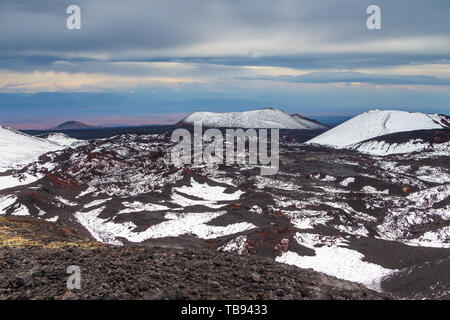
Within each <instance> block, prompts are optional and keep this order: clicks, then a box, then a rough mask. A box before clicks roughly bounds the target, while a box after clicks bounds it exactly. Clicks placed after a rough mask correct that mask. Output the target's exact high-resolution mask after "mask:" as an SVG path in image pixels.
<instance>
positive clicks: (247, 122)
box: [178, 108, 328, 130]
mask: <svg viewBox="0 0 450 320" xmlns="http://www.w3.org/2000/svg"><path fill="white" fill-rule="evenodd" d="M197 121H200V122H202V125H203V126H205V127H216V128H217V127H218V128H267V129H297V130H325V129H328V127H327V126H326V125H324V124H321V123H319V122H317V121H316V120H311V119H308V118H305V117H302V116H300V115H298V114H293V115H289V114H287V113H285V112H283V111H281V110H279V109H275V108H266V109H258V110H252V111H243V112H224V113H217V112H194V113H192V114H191V115H189V116H187V117H186V118H184V119H183V120H181V121H180V122H179V123H178V125H183V124H189V125H192V124H194V122H197Z"/></svg>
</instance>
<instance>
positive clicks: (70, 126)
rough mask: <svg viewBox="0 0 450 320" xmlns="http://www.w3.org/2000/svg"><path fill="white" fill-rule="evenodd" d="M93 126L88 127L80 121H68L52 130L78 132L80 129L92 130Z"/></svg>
mask: <svg viewBox="0 0 450 320" xmlns="http://www.w3.org/2000/svg"><path fill="white" fill-rule="evenodd" d="M92 128H94V127H93V126H90V125H87V124H85V123H83V122H79V121H73V120H72V121H66V122H64V123H61V124H60V125H59V126H57V127H54V128H52V129H50V130H78V129H92Z"/></svg>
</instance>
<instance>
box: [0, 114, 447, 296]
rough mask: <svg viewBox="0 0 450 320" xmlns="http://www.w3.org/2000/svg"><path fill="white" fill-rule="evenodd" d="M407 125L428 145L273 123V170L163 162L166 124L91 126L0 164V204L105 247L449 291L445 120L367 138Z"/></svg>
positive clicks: (408, 291) (7, 212) (383, 287)
mask: <svg viewBox="0 0 450 320" xmlns="http://www.w3.org/2000/svg"><path fill="white" fill-rule="evenodd" d="M425 119H429V117H428V116H427V117H426V118H425ZM427 121H428V120H427ZM418 133H420V135H421V136H422V137H423V141H425V142H427V143H429V145H428V147H427V148H424V149H420V151H414V150H412V151H411V152H404V151H405V150H403V152H402V153H394V154H388V155H383V156H380V155H373V154H370V153H367V152H366V153H363V152H359V150H352V149H351V148H331V147H327V146H323V145H317V144H305V143H304V141H305V136H304V135H303V132H302V131H283V132H282V133H281V136H280V168H279V171H278V174H276V175H273V176H261V175H260V174H259V173H260V170H259V167H258V166H254V165H253V166H250V165H234V166H225V165H219V164H196V165H195V164H191V165H181V164H174V163H172V162H171V158H170V156H171V150H172V148H173V147H174V143H173V142H171V141H170V134H171V132H170V131H167V132H164V133H161V132H158V133H155V134H143V135H138V134H122V135H118V136H114V137H110V138H104V139H94V140H89V141H86V142H85V143H83V144H75V145H73V146H71V147H68V148H65V149H62V150H57V151H54V152H49V153H46V154H44V155H42V156H41V157H40V158H39V159H38V160H36V161H33V162H32V163H30V164H29V165H26V166H24V167H22V168H20V169H17V168H16V169H11V170H9V171H6V172H3V173H1V174H0V182H1V181H2V179H4V181H6V182H7V183H4V184H1V183H0V185H2V186H3V187H2V188H1V190H0V213H1V214H2V215H4V216H5V217H15V216H24V217H33V218H39V219H41V220H46V221H48V222H53V223H55V224H57V225H59V226H61V227H64V228H68V229H70V230H74V231H75V232H76V233H77V235H79V236H81V237H84V238H88V239H90V240H92V241H95V242H100V243H103V244H105V245H114V246H119V247H114V248H117V249H114V250H117V252H118V253H117V254H121V252H126V251H127V250H150V251H151V250H157V249H154V247H164V248H167V250H169V248H172V249H175V251H172V249H170V250H169V251H170V252H174V255H175V256H176V255H177V254H182V253H181V252H187V251H183V250H184V249H187V250H194V251H196V250H199V251H198V252H207V253H205V254H212V255H218V256H221V254H224V256H227V255H228V253H231V254H232V255H234V256H235V257H236V259H250V260H248V261H260V260H251V259H259V258H265V259H270V261H271V263H272V262H273V263H274V264H273V266H274V267H275V266H280V268H291V267H288V266H287V265H290V266H296V267H299V268H303V269H308V268H310V269H313V270H315V271H317V272H321V273H324V274H327V275H328V276H334V277H336V278H339V279H341V280H347V281H351V282H353V283H359V284H361V285H364V286H365V287H367V288H370V289H374V290H377V291H379V292H381V291H384V292H388V293H391V294H393V295H395V296H397V297H401V298H408V299H449V298H450V274H449V272H448V270H450V165H449V164H450V161H449V158H450V154H449V149H448V148H445V146H444V144H446V143H447V142H448V139H447V138H446V137H448V129H443V128H441V129H429V131H426V132H424V131H423V130H419V131H417V130H415V131H410V133H408V134H404V133H394V135H395V136H394V137H393V136H389V135H388V136H384V138H383V137H381V138H379V139H384V140H379V141H384V142H387V143H390V142H392V143H393V144H395V143H397V142H399V141H409V139H412V138H414V137H415V136H414V135H417V134H418ZM399 134H400V136H399ZM309 135H310V133H308V134H307V136H308V139H309V138H310V136H309ZM416 137H417V136H416ZM442 137H444V138H442ZM362 141H364V140H362ZM352 146H353V145H352ZM442 146H444V147H442ZM8 186H9V187H8ZM136 246H138V247H139V248H140V249H135V248H136ZM147 246H148V247H149V248H148V249H147V248H145V247H147ZM181 248H183V250H182V251H177V250H181ZM204 250H207V251H204ZM208 250H209V251H208ZM169 251H168V252H169ZM9 252H13V251H9ZM46 252H47V251H46ZM114 252H116V251H114ZM155 252H156V251H155ZM177 252H178V253H177ZM208 252H209V253H208ZM183 254H184V253H183ZM234 256H233V257H234ZM258 257H259V258H258ZM214 259H215V258H214ZM44 260H45V259H44ZM246 261H247V260H246ZM261 261H263V260H261ZM264 261H267V260H264ZM275 262H276V263H275ZM258 263H259V262H258ZM278 263H279V264H278ZM283 264H285V265H286V266H283ZM249 268H250V266H249ZM277 268H278V267H277ZM280 270H281V269H280ZM246 274H247V273H246ZM214 281H216V282H219V283H220V281H217V280H214ZM271 294H272V293H271ZM286 296H289V297H292V298H293V297H294V296H292V295H291V296H290V295H289V294H286ZM146 297H148V296H146ZM189 297H191V296H189ZM192 297H193V296H192ZM211 297H212V296H211ZM252 297H253V296H252ZM266 297H269V296H266Z"/></svg>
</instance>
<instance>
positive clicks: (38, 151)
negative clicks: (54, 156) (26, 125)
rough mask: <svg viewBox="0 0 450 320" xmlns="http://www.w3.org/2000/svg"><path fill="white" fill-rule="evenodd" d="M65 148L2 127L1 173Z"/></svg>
mask: <svg viewBox="0 0 450 320" xmlns="http://www.w3.org/2000/svg"><path fill="white" fill-rule="evenodd" d="M63 148H64V146H62V145H60V144H57V143H55V142H52V141H48V140H46V139H41V138H37V137H32V136H30V135H27V134H25V133H22V132H20V131H17V130H14V129H12V128H8V127H5V126H0V172H2V171H6V170H10V169H16V168H20V167H22V166H25V165H27V164H29V163H31V162H33V161H35V160H37V158H38V157H39V156H40V155H42V154H44V153H47V152H50V151H56V150H60V149H63Z"/></svg>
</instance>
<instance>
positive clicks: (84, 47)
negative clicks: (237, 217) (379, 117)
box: [0, 0, 450, 129]
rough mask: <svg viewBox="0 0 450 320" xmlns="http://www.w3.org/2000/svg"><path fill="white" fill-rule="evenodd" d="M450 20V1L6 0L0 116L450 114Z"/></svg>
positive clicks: (1, 0)
mask: <svg viewBox="0 0 450 320" xmlns="http://www.w3.org/2000/svg"><path fill="white" fill-rule="evenodd" d="M70 5H78V6H79V7H80V9H81V29H79V30H69V29H68V28H67V27H66V20H67V18H68V17H69V14H67V13H66V9H67V7H68V6H70ZM369 5H378V6H379V7H380V9H381V29H380V30H369V29H368V28H367V26H366V20H367V18H368V17H369V15H370V14H367V12H366V10H367V7H368V6H369ZM449 17H450V1H449V0H433V1H429V0H396V1H392V0H371V1H366V0H340V1H335V0H278V1H273V0H271V1H268V0H257V1H256V0H189V1H185V0H164V1H163V0H160V1H149V0H133V1H126V0H95V1H92V0H78V1H77V0H68V1H66V0H21V1H17V0H0V31H1V32H0V124H3V125H8V126H12V127H16V128H21V129H25V128H29V129H31V128H32V129H45V128H49V127H53V126H55V125H57V124H59V123H61V122H64V121H68V120H78V121H83V122H86V123H89V124H94V125H141V124H155V123H174V122H176V121H178V120H180V119H182V118H183V117H184V116H186V115H188V114H189V113H191V112H194V111H199V110H201V111H217V112H227V111H244V110H252V109H257V108H263V107H276V108H280V109H282V110H283V111H285V112H288V113H299V114H302V115H305V116H308V117H315V118H317V119H319V120H320V119H321V118H323V117H343V116H345V117H350V116H354V115H357V114H359V113H362V112H364V111H367V110H369V109H397V110H406V111H421V112H430V113H431V112H433V113H434V112H436V113H446V114H450V23H449Z"/></svg>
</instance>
